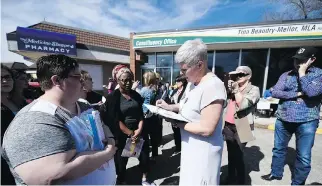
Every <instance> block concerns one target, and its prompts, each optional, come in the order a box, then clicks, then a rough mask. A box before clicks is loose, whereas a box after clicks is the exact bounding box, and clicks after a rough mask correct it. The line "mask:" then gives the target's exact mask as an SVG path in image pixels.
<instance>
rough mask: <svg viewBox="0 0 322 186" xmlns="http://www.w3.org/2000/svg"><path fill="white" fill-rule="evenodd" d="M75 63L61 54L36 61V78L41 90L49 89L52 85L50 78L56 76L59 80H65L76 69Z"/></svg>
mask: <svg viewBox="0 0 322 186" xmlns="http://www.w3.org/2000/svg"><path fill="white" fill-rule="evenodd" d="M78 67H79V65H78V63H77V61H76V60H75V59H73V58H71V57H68V56H65V55H62V54H58V55H57V54H53V55H48V56H42V57H40V58H39V59H38V60H37V78H38V80H39V83H40V86H41V89H42V90H48V89H51V88H52V86H53V83H52V82H51V77H52V76H54V75H57V76H58V78H59V79H65V78H67V77H68V75H69V73H70V72H72V71H74V70H75V69H76V68H78Z"/></svg>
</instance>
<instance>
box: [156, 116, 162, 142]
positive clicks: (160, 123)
mask: <svg viewBox="0 0 322 186" xmlns="http://www.w3.org/2000/svg"><path fill="white" fill-rule="evenodd" d="M158 118H159V124H158V133H157V135H158V145H159V146H160V145H161V143H162V137H163V132H162V130H163V118H162V117H160V116H158Z"/></svg>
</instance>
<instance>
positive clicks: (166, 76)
mask: <svg viewBox="0 0 322 186" xmlns="http://www.w3.org/2000/svg"><path fill="white" fill-rule="evenodd" d="M156 71H157V72H158V73H159V74H160V76H161V77H162V82H163V83H166V82H169V83H170V82H171V68H157V69H156Z"/></svg>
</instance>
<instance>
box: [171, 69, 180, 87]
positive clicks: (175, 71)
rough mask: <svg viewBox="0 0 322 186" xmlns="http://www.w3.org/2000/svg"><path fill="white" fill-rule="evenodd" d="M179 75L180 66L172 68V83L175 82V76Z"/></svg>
mask: <svg viewBox="0 0 322 186" xmlns="http://www.w3.org/2000/svg"><path fill="white" fill-rule="evenodd" d="M179 75H180V68H173V73H172V85H174V84H175V82H174V81H175V80H176V77H178V76H179Z"/></svg>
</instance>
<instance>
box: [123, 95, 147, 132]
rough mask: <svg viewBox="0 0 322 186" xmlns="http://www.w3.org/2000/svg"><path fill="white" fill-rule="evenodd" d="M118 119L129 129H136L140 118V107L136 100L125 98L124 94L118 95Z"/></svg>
mask: <svg viewBox="0 0 322 186" xmlns="http://www.w3.org/2000/svg"><path fill="white" fill-rule="evenodd" d="M120 110H121V114H120V121H122V122H123V123H124V124H125V125H126V127H127V128H129V129H130V130H136V129H138V126H139V122H140V120H141V119H143V118H142V107H141V106H140V104H139V103H138V101H136V100H134V99H132V98H130V99H129V100H127V99H126V98H125V97H124V96H122V95H121V97H120Z"/></svg>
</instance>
